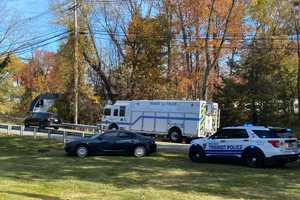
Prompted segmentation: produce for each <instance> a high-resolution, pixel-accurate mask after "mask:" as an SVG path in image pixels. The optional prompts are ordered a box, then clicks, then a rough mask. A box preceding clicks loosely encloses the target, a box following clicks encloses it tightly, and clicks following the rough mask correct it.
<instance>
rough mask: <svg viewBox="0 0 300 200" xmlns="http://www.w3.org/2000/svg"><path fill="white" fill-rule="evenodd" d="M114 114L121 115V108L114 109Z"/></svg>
mask: <svg viewBox="0 0 300 200" xmlns="http://www.w3.org/2000/svg"><path fill="white" fill-rule="evenodd" d="M114 116H115V117H116V116H119V110H118V109H114Z"/></svg>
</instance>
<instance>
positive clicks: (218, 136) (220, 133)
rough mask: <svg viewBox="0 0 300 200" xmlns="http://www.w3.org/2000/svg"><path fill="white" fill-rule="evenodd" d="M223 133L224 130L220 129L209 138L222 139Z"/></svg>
mask: <svg viewBox="0 0 300 200" xmlns="http://www.w3.org/2000/svg"><path fill="white" fill-rule="evenodd" d="M224 134H225V132H224V130H220V131H218V132H217V133H215V134H214V135H212V136H211V137H210V139H224V138H225V135H224Z"/></svg>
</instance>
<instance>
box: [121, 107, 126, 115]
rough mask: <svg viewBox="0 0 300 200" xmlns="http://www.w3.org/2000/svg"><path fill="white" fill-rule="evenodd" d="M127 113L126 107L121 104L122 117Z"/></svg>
mask: <svg viewBox="0 0 300 200" xmlns="http://www.w3.org/2000/svg"><path fill="white" fill-rule="evenodd" d="M125 114H126V107H125V106H120V117H125Z"/></svg>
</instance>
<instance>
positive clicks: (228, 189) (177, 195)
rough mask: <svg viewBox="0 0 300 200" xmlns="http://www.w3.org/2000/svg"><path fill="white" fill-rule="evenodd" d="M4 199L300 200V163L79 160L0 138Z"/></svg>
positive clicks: (161, 157) (41, 145)
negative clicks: (262, 166) (259, 164)
mask: <svg viewBox="0 0 300 200" xmlns="http://www.w3.org/2000/svg"><path fill="white" fill-rule="evenodd" d="M41 149H42V150H45V149H49V150H50V152H40V151H39V150H41ZM2 199H3V200H6V199H14V200H15V199H20V200H21V199H22V200H24V199H54V200H56V199H57V200H58V199H88V200H90V199H100V200H102V199H103V200H115V199H116V200H117V199H128V200H135V199H138V200H147V199H149V200H156V199H157V200H159V199H170V200H184V199H186V200H195V199H208V200H210V199H272V200H276V199H293V200H294V199H300V163H294V164H290V165H288V166H287V167H286V168H283V169H250V168H247V167H244V166H239V165H226V164H212V163H204V164H194V163H191V162H190V161H189V160H188V159H187V157H186V155H184V154H174V153H159V154H156V155H153V156H149V157H145V158H139V159H138V158H134V157H121V156H100V157H89V158H86V159H79V158H76V157H68V156H65V154H64V151H63V145H62V144H61V143H57V142H56V141H49V140H37V141H33V140H32V138H24V137H23V138H20V137H6V136H5V137H4V136H0V200H2Z"/></svg>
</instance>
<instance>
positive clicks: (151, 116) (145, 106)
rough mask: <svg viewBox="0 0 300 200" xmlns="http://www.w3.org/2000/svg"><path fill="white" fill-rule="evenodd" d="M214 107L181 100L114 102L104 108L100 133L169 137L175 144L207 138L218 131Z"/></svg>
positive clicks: (217, 119)
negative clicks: (114, 130) (128, 133)
mask: <svg viewBox="0 0 300 200" xmlns="http://www.w3.org/2000/svg"><path fill="white" fill-rule="evenodd" d="M219 114H220V111H219V108H218V104H217V103H213V102H206V101H183V100H182V101H181V100H133V101H117V102H116V103H115V104H113V105H106V106H105V108H104V115H103V117H102V121H101V126H102V129H104V130H105V129H124V130H130V131H135V132H141V133H144V134H149V135H168V136H169V138H170V139H171V140H172V141H174V142H180V141H181V140H182V139H183V138H184V137H189V138H196V137H204V136H207V135H210V134H212V133H214V132H216V131H217V129H218V127H219V123H220V121H219V117H220V115H219Z"/></svg>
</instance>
